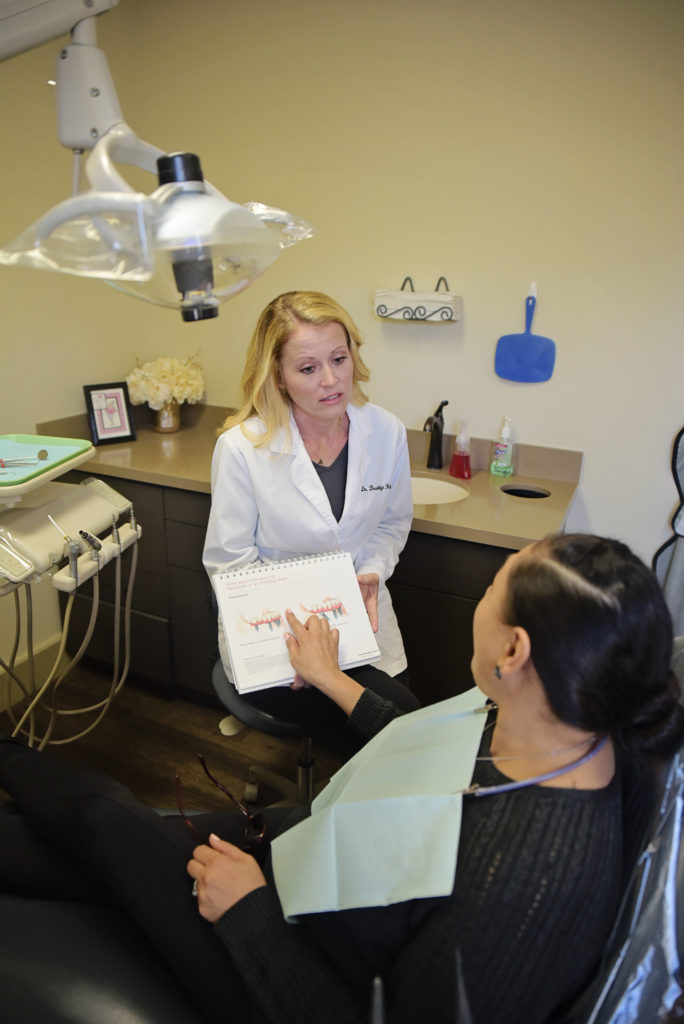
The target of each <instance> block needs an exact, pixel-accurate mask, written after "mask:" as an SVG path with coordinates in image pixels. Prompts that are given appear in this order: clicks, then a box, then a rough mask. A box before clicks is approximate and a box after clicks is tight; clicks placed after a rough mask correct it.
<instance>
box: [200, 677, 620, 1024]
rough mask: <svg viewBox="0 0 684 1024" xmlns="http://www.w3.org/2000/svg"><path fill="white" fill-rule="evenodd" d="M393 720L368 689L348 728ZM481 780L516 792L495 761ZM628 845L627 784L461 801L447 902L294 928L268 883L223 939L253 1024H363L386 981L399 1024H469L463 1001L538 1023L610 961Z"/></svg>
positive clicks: (222, 925)
mask: <svg viewBox="0 0 684 1024" xmlns="http://www.w3.org/2000/svg"><path fill="white" fill-rule="evenodd" d="M395 715H396V711H394V710H393V708H392V706H391V705H388V704H387V703H386V702H383V701H381V700H380V698H379V697H377V696H376V695H375V694H373V693H371V692H370V691H365V692H364V694H363V697H362V698H361V700H360V701H359V704H358V705H357V708H356V709H355V711H354V713H353V715H352V717H351V719H350V721H351V723H352V724H353V725H355V727H356V728H358V730H359V731H360V732H361V733H362V734H363V735H364V736H366V737H368V736H370V735H372V734H373V733H374V732H376V731H378V730H379V729H380V728H382V726H383V725H385V724H386V722H387V721H389V720H390V719H391V718H392V717H395ZM490 735H491V733H490V732H488V731H486V732H485V734H484V736H483V744H482V748H481V753H482V754H485V755H486V754H487V753H488V749H489V736H490ZM474 778H475V779H476V780H477V781H478V782H479V783H480V784H481V785H496V784H498V783H501V782H505V781H506V779H505V778H504V777H503V776H502V775H501V773H500V772H499V771H498V770H497V769H496V768H495V767H494V766H493V765H492V764H491V763H489V762H478V764H477V765H476V769H475V775H474ZM304 813H306V812H304ZM299 817H301V815H298V814H297V813H295V814H293V815H292V816H291V818H289V819H288V820H287V822H286V824H287V827H291V826H292V825H293V824H295V823H296V821H297V820H299ZM621 834H622V828H621V796H620V784H619V780H618V779H617V777H616V778H615V779H614V780H613V781H612V782H611V783H610V785H608V786H607V787H606V788H605V789H602V790H574V789H563V788H555V787H543V786H529V787H526V788H523V789H520V790H515V791H512V792H508V793H502V794H496V795H490V796H485V797H474V796H469V797H464V800H463V819H462V827H461V837H460V843H459V850H458V861H457V867H456V877H455V882H454V888H453V891H452V893H451V895H450V896H447V897H443V898H439V899H430V900H411V901H408V902H405V903H399V904H395V905H393V906H390V907H375V908H369V909H359V910H349V911H341V912H337V913H325V914H315V915H308V916H306V917H303V918H302V919H301V922H300V923H299V924H288V923H286V922H285V920H284V918H283V914H282V911H281V908H280V903H279V901H278V896H277V892H276V890H275V888H274V887H273V885H272V884H270V885H269V886H268V887H266V888H263V887H262V888H260V889H257V890H255V891H254V892H252V893H250V894H249V895H248V896H246V897H245V898H244V899H242V900H240V901H239V903H237V904H236V905H235V906H234V907H233V908H232V909H231V910H230V911H228V912H227V913H226V914H224V915H223V917H221V919H220V920H219V921H218V922H217V924H216V926H215V928H216V932H217V934H218V935H219V937H220V938H221V941H222V942H223V943H224V944H225V946H226V947H227V949H228V950H229V952H230V955H231V957H232V959H233V960H234V962H235V964H236V965H237V967H238V969H239V970H240V972H241V974H242V976H243V978H244V979H245V982H246V984H247V987H248V989H249V991H250V993H251V997H252V1000H253V1004H254V1021H255V1022H256V1021H259V1022H262V1021H268V1022H270V1024H321V1022H324V1024H351V1022H359V1024H361V1022H366V1021H367V1020H368V1013H369V1001H370V988H371V981H372V978H373V977H374V976H375V975H376V974H379V975H381V976H382V977H383V979H384V983H385V991H386V1004H387V1006H386V1009H387V1019H388V1022H389V1024H409V1022H410V1024H415V1022H416V1021H420V1020H424V1021H426V1022H428V1021H429V1022H430V1024H453V1022H456V1021H468V1017H467V1014H465V1015H464V1013H463V1012H462V1007H463V1005H464V997H465V999H466V1000H467V1004H468V1006H469V1009H470V1013H471V1014H472V1024H498V1022H501V1021H506V1022H507V1024H518V1022H519V1024H540V1022H543V1021H545V1020H547V1018H548V1016H549V1014H550V1013H551V1012H552V1011H553V1009H554V1008H555V1007H556V1006H557V1005H558V1004H559V1003H561V1002H563V1001H564V1000H565V999H567V998H568V997H569V996H571V995H572V994H573V993H574V992H575V991H576V990H577V989H578V988H580V987H581V986H582V984H583V983H584V981H585V980H586V979H587V977H588V975H589V974H590V972H591V969H592V968H593V966H594V965H595V963H596V961H597V960H598V958H599V956H600V953H601V949H602V946H603V944H604V942H605V939H606V937H607V934H608V932H609V930H610V926H611V924H612V921H613V918H614V915H615V911H616V905H617V898H618V888H619V880H620V872H621ZM369 856H372V851H369ZM269 880H270V881H271V879H269ZM457 960H458V962H459V967H458V971H457V968H456V964H457ZM457 974H458V976H459V977H460V979H461V983H460V984H458V983H457V981H456V978H457ZM458 1006H460V1007H461V1010H458V1009H457V1007H458ZM468 1024H470V1021H468Z"/></svg>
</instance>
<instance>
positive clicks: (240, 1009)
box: [0, 741, 290, 1024]
mask: <svg viewBox="0 0 684 1024" xmlns="http://www.w3.org/2000/svg"><path fill="white" fill-rule="evenodd" d="M0 787H2V788H3V789H4V790H6V791H7V792H8V793H9V794H10V795H11V796H12V797H13V798H14V801H15V807H16V810H17V811H18V813H8V814H3V815H0V889H1V890H2V891H4V892H7V893H12V894H15V895H27V896H33V897H36V896H42V897H46V898H54V899H69V900H81V901H86V902H98V903H103V904H107V905H115V906H118V907H120V908H121V909H123V910H124V911H125V912H126V913H127V914H128V915H129V916H130V917H131V918H132V919H133V920H134V921H135V923H136V924H137V925H138V926H139V928H140V929H141V930H142V932H143V933H144V934H145V935H146V936H147V938H148V939H149V940H150V942H151V943H152V945H153V946H155V947H156V949H157V950H158V951H159V953H160V954H161V955H162V957H163V958H164V959H165V960H166V961H167V963H168V964H169V966H170V967H171V969H172V971H173V973H174V974H175V975H176V977H177V979H178V981H179V982H180V983H181V985H183V987H184V988H185V989H186V991H187V992H188V994H189V996H190V998H191V1000H192V1002H193V1003H194V1005H195V1006H196V1007H197V1008H198V1010H199V1011H200V1013H202V1014H204V1016H205V1017H206V1018H207V1020H208V1021H217V1022H219V1021H220V1022H221V1024H227V1022H228V1021H230V1024H243V1022H245V1024H246V1022H247V1021H248V1020H249V1018H250V1001H249V996H248V993H247V990H246V988H245V986H244V984H243V982H242V979H241V977H240V975H239V974H238V972H237V970H236V969H235V967H234V966H233V964H232V961H231V960H230V957H229V954H228V952H227V950H226V949H225V947H224V946H223V945H222V943H221V942H220V940H219V939H218V938H217V937H216V935H215V933H214V931H213V927H212V925H211V924H209V923H208V922H207V921H205V920H204V919H203V918H201V917H200V915H199V912H198V909H197V900H196V899H195V897H193V895H192V879H191V878H190V876H189V875H188V874H187V872H186V864H187V862H188V860H189V859H190V856H191V853H192V849H193V848H194V846H196V845H197V840H196V839H195V838H193V837H192V835H191V834H190V833H189V832H188V830H187V828H186V826H185V824H184V822H183V821H182V819H181V818H180V817H162V816H161V815H159V814H157V813H156V812H155V811H153V810H151V809H149V808H147V807H145V806H144V805H143V804H141V803H140V802H139V801H138V800H137V799H136V798H135V797H134V796H133V794H132V793H130V791H129V790H127V789H126V788H125V787H124V786H121V785H120V784H119V783H117V782H115V781H114V780H113V779H111V778H109V777H108V776H106V775H102V774H100V773H99V772H93V771H89V770H84V769H82V768H79V767H75V766H74V765H72V764H70V763H69V762H68V761H67V760H66V759H61V758H60V757H57V756H53V755H50V754H47V753H38V752H36V751H34V750H31V749H30V748H28V747H23V746H21V745H19V744H16V743H14V742H7V741H4V742H0ZM287 813H290V812H289V811H288V810H287V809H283V808H271V809H269V810H267V811H266V817H267V819H268V826H269V828H270V829H271V834H275V832H277V830H278V824H279V822H280V821H282V819H283V817H284V816H285V815H286V814H287ZM193 823H195V824H196V826H197V828H198V831H199V832H200V834H201V835H202V836H208V835H209V833H210V832H212V831H213V832H216V833H217V834H218V835H220V836H221V837H222V838H224V839H226V840H228V841H231V842H235V843H236V844H240V843H241V842H242V836H243V826H242V819H241V817H240V815H239V814H237V813H232V812H231V811H230V810H228V811H226V812H219V813H210V814H202V815H197V816H194V817H193ZM56 941H59V939H58V937H56Z"/></svg>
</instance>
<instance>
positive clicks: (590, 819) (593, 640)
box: [0, 534, 684, 1024]
mask: <svg viewBox="0 0 684 1024" xmlns="http://www.w3.org/2000/svg"><path fill="white" fill-rule="evenodd" d="M288 623H289V630H290V633H289V636H288V640H287V643H288V649H289V653H290V659H291V661H292V665H293V667H294V669H295V672H296V673H297V681H296V683H295V686H300V685H304V684H307V685H311V686H314V687H316V688H317V689H318V690H320V691H321V693H323V694H324V695H326V696H327V697H328V698H329V699H330V700H332V701H334V702H335V703H336V704H337V705H338V706H339V707H340V708H342V710H343V711H344V712H345V714H346V715H347V716H348V721H349V725H350V726H351V727H352V728H354V729H355V730H356V731H357V732H358V734H359V736H360V737H361V738H362V739H363V740H364V741H367V742H366V744H365V746H364V747H363V748H362V750H361V751H360V753H359V754H358V755H356V757H355V759H354V760H352V761H351V762H350V763H349V764H348V765H347V766H345V769H343V771H345V772H347V773H348V776H347V777H348V778H349V779H351V781H353V777H354V774H355V772H357V771H362V770H368V769H369V768H370V769H372V768H374V767H377V762H378V758H379V756H380V754H379V747H380V746H381V745H382V744H384V743H385V742H386V741H387V739H388V738H391V737H392V736H393V734H394V733H395V732H396V731H397V730H398V729H400V728H403V729H404V731H405V734H408V735H411V729H410V728H409V729H406V728H405V727H406V726H407V725H408V726H411V725H412V723H413V722H414V721H415V722H416V723H419V721H420V720H419V718H418V717H417V716H421V715H424V714H426V713H429V714H430V715H431V716H433V717H432V719H431V721H433V722H434V724H435V729H436V730H439V732H440V735H442V734H444V735H447V736H448V735H450V729H451V722H452V721H453V722H454V723H455V724H454V736H455V735H457V734H458V735H459V736H460V735H461V733H459V732H458V730H457V728H456V723H460V724H459V725H458V728H459V729H460V728H461V726H462V724H463V722H464V721H465V722H466V724H467V723H469V722H471V721H472V722H477V723H478V725H477V729H478V732H477V735H476V739H475V741H474V745H473V748H472V750H473V754H474V753H476V755H477V756H476V757H475V759H474V765H473V766H472V772H471V776H472V777H470V778H467V779H466V784H465V785H461V783H460V781H459V780H457V779H454V782H453V788H454V790H457V791H458V792H461V793H462V794H463V795H462V796H456V797H455V799H453V800H452V802H451V803H449V804H448V809H447V811H446V817H445V819H444V825H443V827H440V828H438V829H435V830H432V831H428V834H424V833H421V831H420V828H419V825H418V824H417V823H416V822H417V821H418V820H419V819H418V818H417V819H416V820H414V819H413V818H412V814H413V812H410V813H408V814H407V817H406V820H405V821H404V822H403V824H402V823H399V824H397V820H396V818H394V819H391V820H390V819H388V823H387V831H386V833H385V832H383V828H382V827H375V826H376V825H378V821H376V819H375V817H374V816H373V808H374V807H377V810H376V814H377V818H378V819H379V825H380V826H382V823H383V821H384V818H383V817H382V815H383V813H384V812H383V809H382V807H381V802H380V801H378V802H377V805H376V804H374V805H372V806H371V807H370V808H369V810H370V812H371V817H370V820H372V821H373V826H374V827H373V829H371V830H369V831H368V832H366V831H365V830H363V829H360V831H359V834H357V835H355V836H344V835H342V827H343V826H342V825H340V826H339V828H340V832H339V833H338V837H337V838H338V839H339V840H340V841H342V840H344V841H345V842H346V841H349V843H350V848H351V847H352V846H353V847H354V848H355V849H356V850H357V851H359V853H358V854H357V856H358V857H359V859H358V866H357V868H356V871H357V873H358V874H359V875H360V876H361V881H363V865H364V860H365V862H366V863H367V864H369V865H370V864H372V863H373V861H374V860H375V858H376V857H381V858H384V859H385V860H386V861H387V862H392V863H393V865H394V867H395V870H396V872H397V876H398V877H399V876H401V874H402V872H403V871H404V870H406V872H407V875H410V876H411V878H412V879H413V881H411V882H410V883H407V887H406V888H407V891H402V897H401V899H400V900H399V901H393V900H392V899H391V897H390V898H388V897H387V895H386V894H385V895H383V896H382V898H381V899H380V898H378V900H377V902H376V904H375V905H374V903H373V900H374V895H373V893H372V892H371V894H370V895H369V896H368V897H367V898H366V899H365V900H362V901H360V902H359V903H358V904H356V905H354V906H350V907H347V908H346V909H338V910H326V909H322V910H319V911H318V912H315V913H314V912H308V911H306V910H304V911H301V912H298V911H297V909H296V907H295V913H294V914H293V913H292V912H291V910H290V909H288V910H287V912H286V913H285V912H284V911H283V905H285V903H286V895H287V894H286V893H285V891H284V889H283V892H282V893H281V892H279V889H278V885H280V884H281V883H280V878H281V870H280V867H281V866H280V864H279V857H280V856H281V855H280V853H279V844H281V845H283V844H287V846H286V847H285V848H286V849H287V850H288V851H290V852H289V854H288V856H287V857H286V858H285V857H284V856H283V858H281V859H283V866H284V867H286V868H287V873H289V874H291V875H294V876H296V877H295V881H301V882H302V883H303V885H302V888H303V889H306V888H307V880H308V879H309V878H313V877H314V876H319V875H321V874H322V875H325V873H326V871H327V865H326V864H325V863H323V862H322V861H320V860H317V861H316V860H315V859H314V858H315V854H314V853H313V851H312V849H311V846H310V844H309V842H308V839H307V836H308V835H309V832H308V831H307V829H309V828H310V827H311V825H312V823H314V822H315V820H316V818H317V811H316V808H315V807H314V813H313V814H312V816H311V817H309V816H308V815H309V809H308V808H306V809H302V808H282V807H277V808H270V809H266V810H265V811H263V812H262V813H261V814H251V813H247V814H245V813H242V812H241V811H240V809H239V808H231V807H230V806H228V807H227V809H226V811H225V812H213V813H211V814H200V815H194V816H193V817H192V818H191V819H188V821H189V822H190V824H191V825H192V830H193V831H195V832H196V833H197V834H198V835H199V837H200V839H199V840H198V839H197V838H196V837H194V836H193V835H192V832H191V830H190V829H188V827H187V822H186V821H185V820H184V819H183V817H182V816H180V815H179V816H171V817H161V816H159V815H158V814H157V813H156V812H154V811H153V810H151V809H148V808H146V807H144V806H143V805H142V804H140V803H139V802H138V801H137V800H136V799H135V798H134V797H133V796H132V795H131V794H130V793H129V792H128V791H127V790H126V789H124V788H123V787H122V786H120V785H119V784H118V783H116V782H115V781H114V780H112V779H109V778H108V777H106V776H102V775H99V774H96V773H92V772H89V771H83V770H81V769H79V768H77V767H75V766H73V765H71V764H69V763H68V762H67V761H65V760H62V759H61V758H60V757H58V756H51V755H48V754H45V753H38V752H36V751H33V750H31V749H29V748H28V747H25V746H24V745H23V744H22V743H21V742H19V741H17V740H5V741H3V742H1V743H0V786H2V788H3V789H5V790H6V791H7V792H8V793H9V794H11V796H12V797H13V799H14V801H15V803H16V806H17V809H18V811H19V813H18V814H8V815H5V816H3V817H1V818H0V829H1V830H2V831H1V841H0V889H2V890H3V891H5V892H8V893H22V894H27V895H38V894H40V895H42V896H52V897H54V898H64V897H66V898H71V899H83V900H87V901H100V902H103V903H106V904H115V905H117V906H119V907H121V908H122V909H123V910H124V911H125V912H126V913H127V914H128V915H130V917H131V918H132V919H133V920H134V921H135V923H136V924H137V925H138V926H139V927H140V929H142V931H143V932H144V933H145V934H146V935H147V937H148V939H149V940H150V941H151V942H152V944H153V945H154V946H155V947H156V948H157V949H158V950H159V952H160V953H161V955H162V956H163V957H164V958H165V959H166V961H167V962H168V964H169V965H170V967H171V968H172V970H173V972H174V974H175V975H176V977H177V978H178V980H179V981H180V982H181V983H182V984H183V986H184V987H185V989H186V990H187V992H188V993H189V995H190V997H191V998H192V1000H193V1002H194V1004H195V1005H196V1006H197V1008H198V1010H199V1011H200V1013H201V1014H203V1016H204V1017H205V1018H206V1020H207V1021H212V1022H214V1021H215V1022H219V1021H220V1022H221V1024H243V1022H253V1024H256V1022H270V1024H314V1022H316V1024H320V1022H326V1024H328V1022H329V1024H351V1022H363V1021H366V1020H367V1019H368V1010H369V1005H370V992H371V984H372V980H373V978H374V977H375V976H378V975H379V976H380V977H382V979H383V982H384V988H385V999H386V1013H387V1020H388V1022H390V1024H409V1022H411V1024H415V1021H416V1020H421V1019H423V1020H426V1021H430V1022H435V1024H455V1022H458V1021H459V1020H470V1019H472V1021H473V1022H474V1024H492V1022H495V1021H504V1020H505V1021H507V1022H508V1024H517V1022H519V1024H542V1022H545V1021H547V1020H548V1018H549V1016H550V1014H551V1013H552V1012H553V1011H554V1009H555V1008H556V1007H558V1006H559V1005H561V1004H563V1003H564V1002H565V1001H567V1000H568V999H571V998H572V997H573V996H574V995H575V994H576V993H577V992H578V991H580V990H581V989H582V987H583V986H584V985H585V984H586V982H587V979H588V978H589V976H590V975H591V972H592V969H593V968H594V967H595V966H596V964H597V962H598V960H599V958H600V955H601V952H602V949H603V947H604V945H605V942H606V939H607V936H608V933H609V931H610V928H611V925H612V923H613V920H614V917H615V914H616V910H617V902H618V896H619V889H620V882H621V865H622V834H623V800H622V792H621V784H620V771H619V763H620V755H626V756H627V757H628V758H629V759H632V760H635V759H639V760H643V761H644V762H648V761H653V760H655V759H659V758H662V757H667V756H669V755H671V754H673V753H674V752H675V751H676V749H677V748H678V747H679V745H680V744H681V742H682V739H683V738H684V712H683V710H682V708H681V706H680V704H679V689H678V685H677V683H676V681H675V679H674V677H673V675H672V673H671V672H670V658H671V653H672V626H671V621H670V616H669V613H668V611H667V608H666V606H665V602H664V600H663V597H662V594H661V591H660V589H659V587H658V584H657V582H656V580H655V577H654V576H653V574H652V573H651V572H650V570H649V569H647V568H646V566H644V564H643V563H642V562H641V561H640V560H639V559H638V558H637V557H636V556H635V555H633V554H632V552H631V551H630V550H629V549H628V548H627V547H625V546H624V545H623V544H620V543H619V542H617V541H613V540H609V539H604V538H600V537H594V536H589V535H582V534H575V535H558V536H553V537H550V538H547V539H546V540H544V541H542V542H539V543H537V544H534V545H531V546H530V547H527V548H525V549H524V550H523V551H521V552H518V553H516V554H514V555H512V556H511V557H510V558H509V559H508V561H507V562H506V563H505V565H504V566H503V567H502V568H501V570H500V571H499V572H498V574H497V576H496V577H495V579H494V581H493V583H492V585H491V586H490V587H489V589H488V590H487V593H486V594H485V596H484V597H483V598H482V600H481V602H480V604H479V605H478V607H477V610H476V613H475V618H474V624H473V638H474V655H473V660H472V672H473V679H474V682H475V684H476V686H477V688H478V690H479V691H481V692H480V693H479V694H478V693H477V691H476V692H475V695H474V698H473V699H472V700H470V697H469V695H464V698H465V700H466V704H467V703H468V700H470V704H469V705H468V707H469V708H470V711H467V712H466V713H464V714H462V715H455V714H454V708H456V707H460V706H461V705H460V703H459V701H461V698H459V697H457V698H452V699H451V700H449V701H445V702H442V704H439V705H434V706H433V707H432V708H430V709H423V710H422V711H417V712H414V713H412V714H410V715H407V716H403V717H402V714H401V712H400V710H399V709H398V708H396V707H394V706H393V705H392V704H391V703H390V702H388V701H386V700H384V699H383V698H381V697H380V696H379V695H378V694H377V693H375V692H373V691H372V690H370V689H365V688H364V687H363V686H362V685H361V684H360V683H359V682H358V681H355V680H354V679H352V678H351V677H349V676H347V675H345V673H343V672H342V671H341V670H340V669H339V667H338V664H337V640H338V637H337V632H336V630H334V629H333V630H331V629H330V627H329V625H328V623H327V621H326V620H325V619H318V618H315V617H312V618H310V619H308V620H307V621H306V622H304V623H302V622H300V621H298V619H297V618H296V617H295V616H294V615H293V614H292V613H288ZM427 642H429V638H426V643H427ZM486 700H488V702H489V703H488V704H487V710H486V712H485V713H484V714H479V709H480V708H482V707H483V705H485V701H486ZM414 715H415V716H416V718H415V719H414V717H413V716H414ZM468 728H470V726H468ZM415 735H416V736H417V735H419V731H418V730H417V731H416V733H415ZM456 742H459V743H460V742H461V740H458V741H457V740H455V739H454V743H456ZM411 756H412V758H413V757H414V756H415V758H416V762H415V763H416V764H417V765H418V766H419V767H420V769H421V771H422V770H423V768H424V769H425V773H426V776H429V773H430V763H431V761H430V758H431V756H432V755H431V750H430V748H429V746H427V745H426V747H425V749H424V750H421V749H419V750H417V751H413V752H412V755H411ZM357 759H360V760H359V762H358V764H359V767H358V769H357ZM421 759H422V760H421ZM472 760H473V758H472V757H471V764H472ZM364 766H365V767H364ZM179 767H180V769H181V770H182V766H179ZM416 777H419V776H418V775H415V774H414V773H413V772H412V773H411V775H410V777H409V773H408V772H407V777H406V779H405V783H406V788H407V791H408V790H409V789H410V788H411V786H412V785H413V779H414V778H416ZM420 777H422V775H421V776H420ZM440 781H441V783H442V785H444V779H441V780H440ZM394 784H395V785H396V779H395V780H394ZM330 785H331V787H333V789H332V790H331V792H332V793H333V794H334V795H333V796H332V797H331V798H330V799H329V801H328V802H329V805H330V806H332V807H333V808H334V807H335V806H336V800H337V793H338V789H339V786H338V789H335V788H334V787H335V786H336V783H335V780H333V782H332V783H331V784H330ZM449 785H450V782H449V781H448V780H447V789H448V788H449ZM324 793H325V791H324ZM413 795H414V796H415V795H417V796H418V797H420V798H421V799H423V797H424V799H425V800H426V801H427V800H428V799H429V797H430V794H429V793H428V792H427V791H426V792H424V793H421V792H419V793H418V794H413ZM415 804H416V802H415V801H414V803H413V804H412V805H411V806H414V805H415ZM417 806H418V812H416V813H418V814H419V812H420V806H421V800H418V801H417ZM459 808H460V834H459V829H458V809H459ZM378 835H380V836H382V837H383V839H382V844H381V845H382V848H379V845H377V844H378V843H379V840H378V839H377V836H378ZM369 836H372V837H375V838H373V841H372V842H370V841H369ZM298 837H302V841H300V842H298ZM417 840H420V841H421V842H422V847H421V849H422V853H421V855H420V856H421V858H422V860H419V861H418V864H416V856H415V854H411V855H409V854H408V853H407V852H406V851H408V850H414V849H415V848H416V841H417ZM292 851H296V855H295V854H293V853H292ZM456 853H457V856H456ZM433 858H435V859H439V860H440V863H442V862H444V863H447V864H450V865H451V867H450V868H449V871H448V873H447V879H446V883H445V884H444V885H443V886H442V888H441V889H439V887H437V891H434V892H431V893H430V894H428V895H426V894H424V893H422V892H420V891H419V890H420V876H421V867H422V866H423V865H424V866H425V872H424V873H425V875H426V876H429V877H430V878H432V877H433V876H435V877H436V876H437V874H439V872H437V871H436V870H435V871H433V870H432V869H433V867H435V865H433V864H432V859H433ZM449 858H450V859H449ZM454 865H455V868H454ZM338 866H339V865H338ZM416 867H417V868H418V870H416ZM428 868H429V869H430V870H428ZM276 879H278V882H277V883H276ZM416 880H417V881H416ZM412 886H413V888H412ZM412 893H413V894H412ZM466 1008H467V1009H466Z"/></svg>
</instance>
